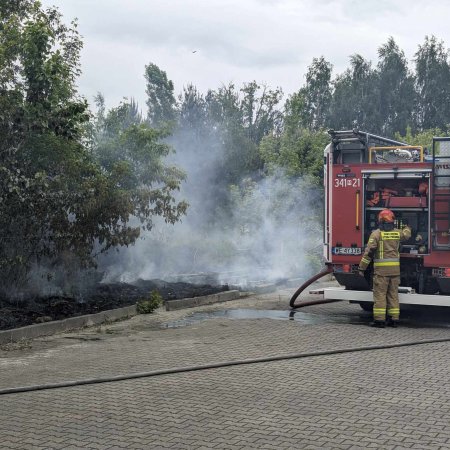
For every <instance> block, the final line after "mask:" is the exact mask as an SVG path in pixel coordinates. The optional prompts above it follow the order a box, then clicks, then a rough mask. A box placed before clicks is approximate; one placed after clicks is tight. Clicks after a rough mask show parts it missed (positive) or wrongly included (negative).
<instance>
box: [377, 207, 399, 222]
mask: <svg viewBox="0 0 450 450" xmlns="http://www.w3.org/2000/svg"><path fill="white" fill-rule="evenodd" d="M394 220H395V215H394V213H393V212H392V211H391V210H390V209H383V211H381V212H380V214H378V222H380V223H383V222H384V223H392V222H394Z"/></svg>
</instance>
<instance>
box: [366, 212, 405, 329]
mask: <svg viewBox="0 0 450 450" xmlns="http://www.w3.org/2000/svg"><path fill="white" fill-rule="evenodd" d="M394 221H395V216H394V213H393V212H392V211H391V210H390V209H384V210H383V211H381V212H380V214H378V223H379V228H378V229H377V230H375V231H373V232H372V234H371V235H370V237H369V242H368V243H367V247H366V249H365V251H364V255H363V256H362V258H361V261H360V263H359V267H358V273H359V274H360V275H361V276H364V272H365V270H366V269H367V266H368V265H369V264H370V262H371V261H372V259H373V267H374V270H373V272H374V274H373V322H372V323H371V325H372V326H374V327H380V328H384V327H385V324H386V316H387V324H388V325H389V326H393V327H396V326H397V325H398V321H399V317H400V306H399V301H398V286H399V284H400V254H399V246H400V241H403V240H408V239H409V238H410V237H411V229H410V228H409V227H408V226H406V227H405V228H403V229H401V230H400V229H397V228H395V227H394ZM386 313H387V315H386Z"/></svg>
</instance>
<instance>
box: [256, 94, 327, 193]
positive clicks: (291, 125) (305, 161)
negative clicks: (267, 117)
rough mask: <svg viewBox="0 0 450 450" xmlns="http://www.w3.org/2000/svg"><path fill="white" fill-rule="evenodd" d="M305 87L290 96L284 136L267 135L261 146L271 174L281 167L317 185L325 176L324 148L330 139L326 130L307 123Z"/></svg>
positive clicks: (262, 154) (262, 156)
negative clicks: (311, 126) (312, 129)
mask: <svg viewBox="0 0 450 450" xmlns="http://www.w3.org/2000/svg"><path fill="white" fill-rule="evenodd" d="M305 103H306V101H305V98H304V92H303V90H300V91H299V92H297V93H295V94H293V95H292V96H290V97H289V98H288V100H287V101H286V105H285V111H284V129H283V132H282V133H281V135H272V136H267V137H266V138H264V139H263V140H262V142H261V145H260V147H259V150H260V154H261V158H262V160H263V161H264V163H265V166H266V169H267V171H268V172H269V173H272V174H273V173H276V172H277V170H278V169H279V168H282V169H283V171H284V172H285V173H286V175H288V176H290V177H305V178H310V179H311V180H312V181H313V182H314V183H315V184H316V185H320V184H321V179H322V177H323V175H322V174H323V150H324V148H325V146H326V145H327V143H328V142H329V136H328V134H327V133H326V132H324V131H311V130H309V129H308V128H306V127H305V125H304V112H305Z"/></svg>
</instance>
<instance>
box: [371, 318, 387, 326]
mask: <svg viewBox="0 0 450 450" xmlns="http://www.w3.org/2000/svg"><path fill="white" fill-rule="evenodd" d="M370 326H371V327H374V328H384V327H385V326H386V323H385V322H384V320H374V321H373V322H371V323H370Z"/></svg>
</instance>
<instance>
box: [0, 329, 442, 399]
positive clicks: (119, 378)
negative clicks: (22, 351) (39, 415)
mask: <svg viewBox="0 0 450 450" xmlns="http://www.w3.org/2000/svg"><path fill="white" fill-rule="evenodd" d="M440 342H450V338H440V339H427V340H422V341H410V342H403V343H394V344H383V345H371V346H363V347H350V348H342V349H334V350H324V351H317V352H305V353H294V354H288V355H279V356H270V357H265V358H254V359H243V360H235V361H224V362H218V363H212V364H205V365H199V366H188V367H176V368H172V369H162V370H154V371H151V372H140V373H131V374H126V375H116V376H110V377H101V378H87V379H84V380H75V381H65V382H60V383H49V384H38V385H31V386H20V387H13V388H6V389H0V396H1V395H8V394H18V393H24V392H35V391H43V390H49V389H62V388H70V387H75V386H86V385H91V384H100V383H112V382H115V381H126V380H134V379H138V378H152V377H157V376H161V375H171V374H177V373H186V372H195V371H202V370H209V369H219V368H222V367H231V366H242V365H249V364H259V363H266V362H273V361H285V360H291V359H300V358H314V357H318V356H328V355H340V354H345V353H354V352H363V351H371V350H384V349H391V348H400V347H412V346H415V345H424V344H436V343H440Z"/></svg>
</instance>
